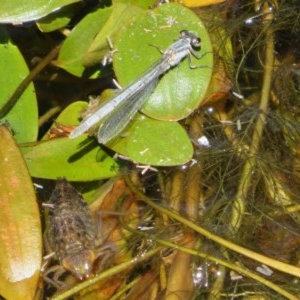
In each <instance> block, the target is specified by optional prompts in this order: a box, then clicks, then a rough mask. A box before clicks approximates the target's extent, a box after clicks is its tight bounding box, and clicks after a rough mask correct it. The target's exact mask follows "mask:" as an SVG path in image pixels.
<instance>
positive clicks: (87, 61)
mask: <svg viewBox="0 0 300 300" xmlns="http://www.w3.org/2000/svg"><path fill="white" fill-rule="evenodd" d="M142 11H143V10H142V9H141V8H139V7H137V6H133V5H130V4H123V3H118V2H116V3H114V5H113V6H112V12H111V15H110V17H109V18H108V20H107V21H106V23H105V26H103V27H102V28H101V30H99V32H98V33H97V36H96V37H95V39H94V41H93V43H92V44H91V45H90V46H89V48H88V50H87V52H86V54H85V55H84V57H83V63H84V65H86V66H90V65H94V64H99V62H100V61H101V59H102V58H103V56H105V55H106V54H107V52H108V51H109V50H111V49H109V46H108V42H107V38H109V39H111V40H112V41H114V40H115V36H116V35H118V34H119V32H120V30H121V29H122V28H124V26H126V25H127V24H129V23H130V22H131V21H132V19H134V18H135V17H136V15H138V14H139V13H141V12H142ZM85 30H86V29H85ZM113 47H114V45H113Z"/></svg>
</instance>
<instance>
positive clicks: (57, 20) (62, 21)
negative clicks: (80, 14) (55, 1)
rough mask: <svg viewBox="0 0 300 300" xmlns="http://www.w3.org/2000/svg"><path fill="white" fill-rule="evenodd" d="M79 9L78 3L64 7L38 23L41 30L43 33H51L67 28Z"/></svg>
mask: <svg viewBox="0 0 300 300" xmlns="http://www.w3.org/2000/svg"><path fill="white" fill-rule="evenodd" d="M77 7H78V5H77V3H76V4H74V5H68V6H64V7H62V8H61V9H60V10H58V11H55V12H53V13H51V14H49V15H47V16H45V17H44V18H42V19H40V20H39V21H37V22H36V25H37V26H38V28H39V30H40V31H42V32H51V31H55V30H58V29H61V28H63V27H65V26H67V25H68V24H69V22H70V20H71V18H72V17H73V15H74V11H75V10H76V8H77Z"/></svg>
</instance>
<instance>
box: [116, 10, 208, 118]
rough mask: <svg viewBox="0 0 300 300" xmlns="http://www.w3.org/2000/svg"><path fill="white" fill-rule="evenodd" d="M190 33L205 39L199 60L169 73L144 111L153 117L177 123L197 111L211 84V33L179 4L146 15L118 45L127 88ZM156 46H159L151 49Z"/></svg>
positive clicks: (122, 78) (119, 64) (119, 65)
mask: <svg viewBox="0 0 300 300" xmlns="http://www.w3.org/2000/svg"><path fill="white" fill-rule="evenodd" d="M183 29H185V30H189V31H192V32H194V33H197V35H198V36H199V37H200V38H201V41H202V42H201V50H200V51H198V52H199V55H200V56H201V55H203V57H202V58H201V59H199V60H197V59H195V58H194V57H192V61H191V63H192V65H193V66H201V68H196V69H191V68H190V66H189V60H188V59H185V60H184V61H182V62H181V63H180V65H179V66H178V67H174V68H173V69H172V70H170V71H169V72H167V74H165V75H164V76H163V77H162V78H161V79H160V80H159V83H158V85H157V86H156V88H155V91H154V92H153V93H152V94H151V96H150V97H149V100H148V102H147V103H146V104H145V105H144V107H143V109H142V111H143V112H144V113H145V114H147V115H148V116H150V117H152V118H156V119H159V120H168V121H174V120H179V119H182V118H184V117H186V116H188V115H189V114H190V113H191V112H193V111H194V110H195V109H196V108H197V107H198V106H199V105H200V104H201V102H202V101H204V95H205V92H206V89H207V87H208V85H209V82H210V78H211V73H212V66H213V55H212V48H211V42H210V39H209V36H208V33H207V31H206V29H205V27H204V25H203V24H202V22H201V20H200V19H199V18H198V17H197V16H196V15H195V14H194V13H193V12H192V11H191V10H189V9H187V8H185V7H183V6H181V5H179V4H165V5H162V6H159V7H158V8H156V9H153V10H151V11H147V12H144V13H142V14H140V15H139V16H138V18H137V19H136V20H135V21H133V22H132V23H131V25H130V26H128V27H127V28H126V29H125V30H124V31H123V32H121V33H120V35H119V39H118V41H117V42H116V48H117V49H118V52H117V53H116V54H115V55H114V70H115V72H116V75H117V78H118V80H119V81H120V83H121V85H123V86H126V85H127V84H129V83H130V82H132V81H133V80H134V79H136V78H138V77H139V76H141V74H144V72H145V71H146V70H147V69H148V68H149V67H150V66H151V65H152V64H153V63H154V62H155V61H157V60H158V59H159V58H160V57H161V55H162V54H161V53H160V52H159V51H158V50H157V49H155V47H159V49H161V50H162V51H164V50H165V49H167V48H168V47H169V46H170V45H171V44H172V43H173V42H174V40H175V39H177V38H178V37H179V33H180V31H181V30H183ZM151 45H154V46H155V47H153V46H151Z"/></svg>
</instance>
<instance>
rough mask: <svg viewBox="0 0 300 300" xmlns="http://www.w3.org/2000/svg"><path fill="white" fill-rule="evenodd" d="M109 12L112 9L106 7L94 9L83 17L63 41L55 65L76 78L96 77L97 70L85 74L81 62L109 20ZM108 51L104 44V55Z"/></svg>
mask: <svg viewBox="0 0 300 300" xmlns="http://www.w3.org/2000/svg"><path fill="white" fill-rule="evenodd" d="M111 11H112V8H110V7H106V8H104V9H96V10H95V11H93V12H91V13H89V14H88V15H87V16H85V18H83V19H82V21H81V22H79V23H78V24H77V26H76V27H75V28H74V29H73V30H72V31H71V33H70V35H69V36H68V37H67V39H66V40H65V41H64V43H63V46H62V48H61V50H60V52H59V56H58V59H57V61H56V62H55V64H56V65H57V66H58V67H60V68H63V69H65V70H66V71H68V72H69V73H71V74H73V75H75V76H78V77H81V76H83V75H88V76H92V77H94V76H97V74H98V73H99V70H89V72H87V70H86V67H85V66H84V65H83V62H82V60H83V56H84V54H85V53H86V51H87V49H88V47H89V45H90V44H91V43H92V41H93V39H94V38H95V36H96V35H97V33H98V32H99V30H100V28H101V27H102V26H104V24H105V22H106V21H107V19H108V18H109V16H110V14H111ZM104 40H105V37H104ZM109 50H110V49H109V46H108V44H107V43H106V44H105V51H104V53H107V51H109ZM100 61H101V59H98V63H100ZM87 73H88V74H87Z"/></svg>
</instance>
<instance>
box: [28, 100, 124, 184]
mask: <svg viewBox="0 0 300 300" xmlns="http://www.w3.org/2000/svg"><path fill="white" fill-rule="evenodd" d="M86 105H87V103H86V102H83V101H81V102H80V101H78V102H75V103H73V104H71V105H69V106H68V107H67V108H66V109H65V110H64V111H63V112H62V113H61V114H60V115H59V117H58V118H57V120H56V121H57V122H58V123H59V124H63V125H64V126H66V125H75V124H78V115H79V114H80V113H81V112H82V110H83V109H84V108H85V107H86ZM22 151H23V153H24V158H25V160H26V162H27V166H28V168H29V171H30V174H31V176H34V177H39V178H47V179H56V178H57V177H61V176H63V177H66V178H68V180H70V181H91V180H98V179H104V178H110V177H113V176H115V175H116V174H117V173H118V169H119V165H118V164H117V162H116V161H115V160H114V159H112V158H111V157H110V156H109V155H108V154H107V152H106V151H105V150H104V149H103V148H101V147H100V146H99V144H97V143H96V142H95V141H94V140H93V139H91V138H87V137H85V136H83V137H80V138H78V139H76V140H70V139H69V138H67V137H66V138H53V139H50V140H46V141H43V142H41V143H39V144H37V145H34V146H27V147H26V146H24V147H22Z"/></svg>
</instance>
